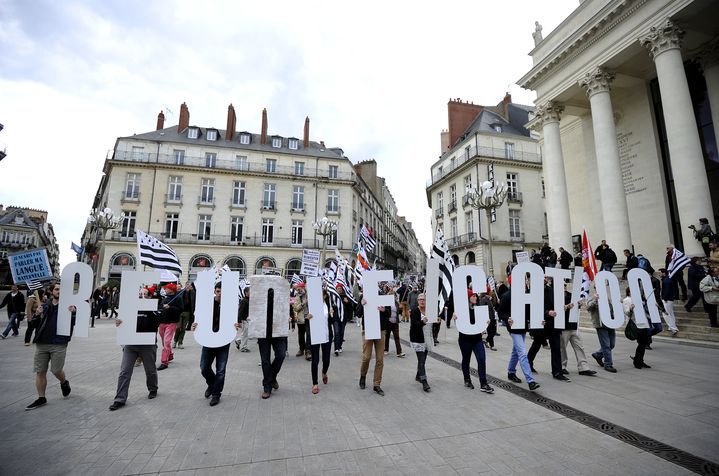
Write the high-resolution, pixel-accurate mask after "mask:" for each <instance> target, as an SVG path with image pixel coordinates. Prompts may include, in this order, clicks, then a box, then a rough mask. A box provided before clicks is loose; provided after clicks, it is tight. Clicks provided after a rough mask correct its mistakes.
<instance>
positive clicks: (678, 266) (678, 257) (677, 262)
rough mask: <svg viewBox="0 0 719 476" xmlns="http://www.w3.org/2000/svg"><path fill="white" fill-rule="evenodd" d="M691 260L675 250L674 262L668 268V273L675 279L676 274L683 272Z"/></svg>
mask: <svg viewBox="0 0 719 476" xmlns="http://www.w3.org/2000/svg"><path fill="white" fill-rule="evenodd" d="M690 261H691V260H690V259H689V257H688V256H687V255H685V254H684V253H682V252H681V251H679V250H678V249H676V248H674V249H673V251H672V260H671V261H670V262H669V266H668V267H667V273H668V274H669V277H670V278H673V277H674V275H675V274H676V273H679V272H681V270H683V269H684V268H685V267H686V266H687V265H689V262H690Z"/></svg>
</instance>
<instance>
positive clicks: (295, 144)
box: [287, 139, 300, 150]
mask: <svg viewBox="0 0 719 476" xmlns="http://www.w3.org/2000/svg"><path fill="white" fill-rule="evenodd" d="M299 143H300V141H299V139H288V140H287V146H288V147H289V148H290V149H292V150H297V149H298V148H299Z"/></svg>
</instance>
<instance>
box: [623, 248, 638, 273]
mask: <svg viewBox="0 0 719 476" xmlns="http://www.w3.org/2000/svg"><path fill="white" fill-rule="evenodd" d="M624 256H626V258H627V263H626V265H625V268H624V271H622V279H627V273H629V271H630V270H632V269H634V268H638V267H639V258H637V257H636V256H634V253H632V252H631V251H629V250H624Z"/></svg>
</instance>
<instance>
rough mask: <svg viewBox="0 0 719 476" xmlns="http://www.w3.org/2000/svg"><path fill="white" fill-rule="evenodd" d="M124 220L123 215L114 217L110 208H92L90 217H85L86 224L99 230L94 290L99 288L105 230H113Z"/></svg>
mask: <svg viewBox="0 0 719 476" xmlns="http://www.w3.org/2000/svg"><path fill="white" fill-rule="evenodd" d="M124 220H125V214H124V213H121V214H120V215H115V212H113V211H112V209H110V208H105V209H104V210H100V209H98V208H93V209H92V211H90V216H89V217H87V223H88V224H89V225H92V226H94V227H96V228H97V229H99V230H100V256H99V257H98V261H97V272H96V273H95V288H98V287H99V286H100V274H101V273H102V260H103V257H104V255H105V235H106V234H107V230H114V229H116V228H119V227H120V225H122V222H123V221H124Z"/></svg>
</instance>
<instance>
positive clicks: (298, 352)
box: [295, 350, 305, 357]
mask: <svg viewBox="0 0 719 476" xmlns="http://www.w3.org/2000/svg"><path fill="white" fill-rule="evenodd" d="M304 354H305V353H304V352H302V351H301V350H298V351H297V353H296V354H295V357H302V356H303V355H304Z"/></svg>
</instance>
